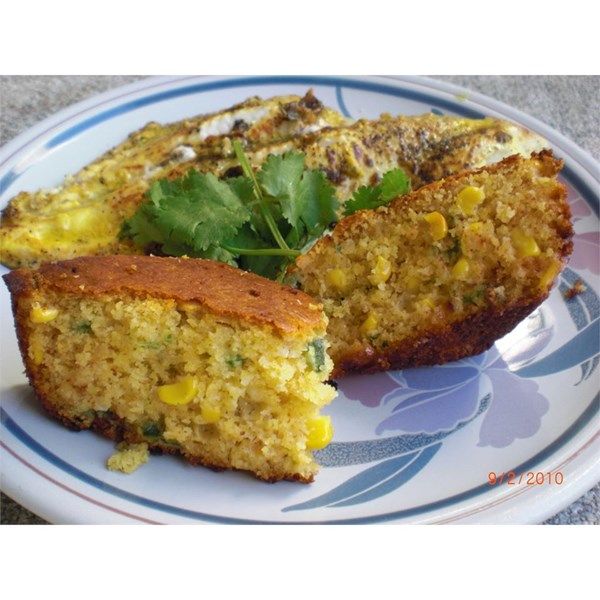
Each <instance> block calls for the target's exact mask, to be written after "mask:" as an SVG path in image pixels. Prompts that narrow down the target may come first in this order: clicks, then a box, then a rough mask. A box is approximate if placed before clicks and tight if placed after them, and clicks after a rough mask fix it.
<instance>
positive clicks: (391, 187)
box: [344, 169, 410, 217]
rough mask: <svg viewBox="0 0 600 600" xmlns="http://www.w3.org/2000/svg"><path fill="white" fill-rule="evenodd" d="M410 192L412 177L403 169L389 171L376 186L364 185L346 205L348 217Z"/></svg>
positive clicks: (345, 213)
mask: <svg viewBox="0 0 600 600" xmlns="http://www.w3.org/2000/svg"><path fill="white" fill-rule="evenodd" d="M408 192H410V178H409V177H408V175H407V174H406V173H405V172H404V171H403V170H402V169H392V170H391V171H388V172H387V173H386V174H385V175H384V176H383V177H382V179H381V181H380V182H379V183H378V184H377V185H376V186H372V187H371V186H366V185H363V186H362V187H359V188H358V189H357V190H356V192H354V194H353V196H352V198H350V200H348V202H346V205H345V206H344V216H345V217H347V216H348V215H351V214H353V213H355V212H356V211H358V210H364V209H372V208H378V207H379V206H383V205H385V204H387V203H388V202H389V201H390V200H393V199H394V198H397V197H398V196H403V195H404V194H406V193H408Z"/></svg>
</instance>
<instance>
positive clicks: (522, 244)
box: [510, 229, 540, 258]
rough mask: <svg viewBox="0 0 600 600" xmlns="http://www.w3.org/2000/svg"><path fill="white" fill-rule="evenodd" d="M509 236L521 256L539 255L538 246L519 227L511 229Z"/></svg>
mask: <svg viewBox="0 0 600 600" xmlns="http://www.w3.org/2000/svg"><path fill="white" fill-rule="evenodd" d="M510 237H511V239H512V243H513V245H514V246H515V248H516V249H517V254H518V255H519V256H520V257H521V258H524V257H525V256H539V255H540V247H539V246H538V245H537V242H536V241H535V240H534V239H533V238H532V237H531V236H530V235H526V234H525V233H523V232H522V231H521V230H520V229H513V231H512V233H511V234H510Z"/></svg>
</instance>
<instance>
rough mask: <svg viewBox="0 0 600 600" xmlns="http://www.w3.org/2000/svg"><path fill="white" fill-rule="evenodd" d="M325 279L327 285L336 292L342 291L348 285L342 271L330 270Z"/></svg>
mask: <svg viewBox="0 0 600 600" xmlns="http://www.w3.org/2000/svg"><path fill="white" fill-rule="evenodd" d="M326 277H327V283H329V285H331V286H333V287H334V288H336V289H338V290H343V289H344V288H345V287H346V285H347V284H348V278H347V277H346V273H344V271H343V270H342V269H330V270H329V271H327V275H326Z"/></svg>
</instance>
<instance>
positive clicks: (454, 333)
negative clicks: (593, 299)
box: [332, 294, 548, 378]
mask: <svg viewBox="0 0 600 600" xmlns="http://www.w3.org/2000/svg"><path fill="white" fill-rule="evenodd" d="M547 297H548V294H544V295H541V296H539V297H538V298H535V299H534V300H530V301H528V302H526V303H524V304H521V305H513V306H510V307H507V308H505V309H498V308H492V309H488V310H485V311H483V312H480V313H475V314H473V315H470V316H469V317H467V318H466V319H464V320H462V321H456V322H454V323H449V324H447V325H445V326H443V327H438V328H437V329H434V330H431V331H428V332H426V333H423V334H420V335H418V336H414V337H412V338H406V339H404V340H402V341H401V342H400V343H397V344H394V345H390V346H389V347H387V348H385V350H376V349H374V348H372V347H371V346H367V347H361V346H360V345H359V346H357V348H356V350H355V351H354V352H349V353H347V354H346V355H344V356H343V357H342V358H340V359H339V360H338V361H337V362H336V364H335V368H334V370H333V373H332V377H334V378H336V377H342V376H343V375H348V374H350V373H356V372H359V373H375V372H377V371H387V370H389V369H407V368H411V367H422V366H431V365H441V364H444V363H447V362H452V361H455V360H460V359H461V358H465V357H467V356H476V355H477V354H481V353H482V352H485V351H486V350H488V349H489V348H491V347H492V346H493V345H494V342H495V341H496V340H498V339H500V338H501V337H502V336H504V335H506V334H507V333H509V332H510V331H512V329H513V328H514V327H516V325H517V324H518V323H519V322H520V321H522V320H523V319H524V318H525V317H526V316H527V315H529V314H530V313H531V312H533V311H534V310H535V309H536V308H537V307H538V306H539V305H540V304H541V303H542V302H543V301H544V300H545V299H546V298H547Z"/></svg>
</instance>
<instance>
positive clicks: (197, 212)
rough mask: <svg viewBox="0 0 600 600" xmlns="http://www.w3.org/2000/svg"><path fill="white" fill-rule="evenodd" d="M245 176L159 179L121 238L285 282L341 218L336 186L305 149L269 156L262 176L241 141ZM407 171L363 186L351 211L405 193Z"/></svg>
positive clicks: (237, 148)
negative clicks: (311, 166)
mask: <svg viewBox="0 0 600 600" xmlns="http://www.w3.org/2000/svg"><path fill="white" fill-rule="evenodd" d="M233 147H234V150H235V154H236V157H237V159H238V161H239V163H240V166H241V168H242V172H243V176H241V177H234V178H229V179H224V180H219V179H217V178H216V177H215V176H214V175H211V174H210V173H208V174H203V173H199V172H197V171H195V170H193V169H190V170H189V171H188V172H187V173H186V174H185V175H184V176H183V177H181V178H180V179H175V180H173V181H168V180H160V181H157V182H155V183H154V184H153V185H152V186H151V188H150V189H149V190H148V192H147V193H146V197H147V200H146V202H144V204H142V205H141V206H140V207H139V209H138V210H137V212H136V213H135V214H134V215H133V216H132V217H131V218H130V219H128V220H127V221H125V223H124V224H123V228H122V231H121V235H122V236H124V237H129V238H131V239H132V240H133V241H134V243H135V244H136V245H137V246H139V247H140V248H142V249H146V248H153V249H156V248H157V247H158V248H159V250H160V251H161V252H163V253H164V254H167V255H171V256H183V255H187V256H192V257H201V258H210V259H213V260H219V261H222V262H226V263H229V264H231V265H233V266H236V267H240V268H242V269H245V270H248V271H253V272H254V273H258V274H259V275H263V276H265V277H269V278H271V279H282V278H283V276H284V274H285V271H286V268H287V266H288V265H289V263H290V262H292V261H293V260H294V259H295V258H297V257H298V256H299V255H300V254H301V253H302V252H303V251H306V249H307V248H309V247H310V246H311V245H312V244H313V243H314V242H315V241H316V240H318V239H319V238H320V237H321V236H322V235H323V233H324V232H325V231H326V229H327V228H328V227H329V226H330V225H331V223H334V222H335V221H336V220H337V210H338V200H337V198H336V194H335V189H334V187H333V186H332V185H331V183H330V182H329V181H328V180H327V178H326V177H325V174H324V173H323V172H322V171H317V170H311V169H307V168H306V164H305V156H304V154H302V153H301V152H287V153H285V154H283V155H281V156H275V155H270V156H269V157H268V158H267V159H266V161H265V162H264V163H263V165H262V166H261V168H260V169H259V170H258V171H257V172H256V173H255V172H254V171H253V169H252V167H251V165H250V163H249V161H248V157H247V156H246V155H245V153H244V150H243V148H242V145H241V143H240V142H239V140H235V141H234V142H233ZM409 188H410V180H409V179H408V177H407V176H406V175H405V174H404V172H403V171H402V170H401V169H394V170H393V171H390V172H388V173H386V174H385V175H384V176H383V179H382V180H381V182H380V183H379V184H378V185H377V186H375V187H374V188H369V187H362V188H360V189H359V190H358V191H357V192H356V193H355V194H354V196H353V197H352V199H351V200H350V201H349V206H348V205H347V206H346V211H345V214H346V215H347V214H351V213H353V212H355V211H356V210H359V209H361V208H373V207H375V206H381V205H382V204H385V203H386V202H389V201H390V200H391V199H392V198H395V197H397V196H398V195H400V194H402V193H406V191H408V189H409Z"/></svg>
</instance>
